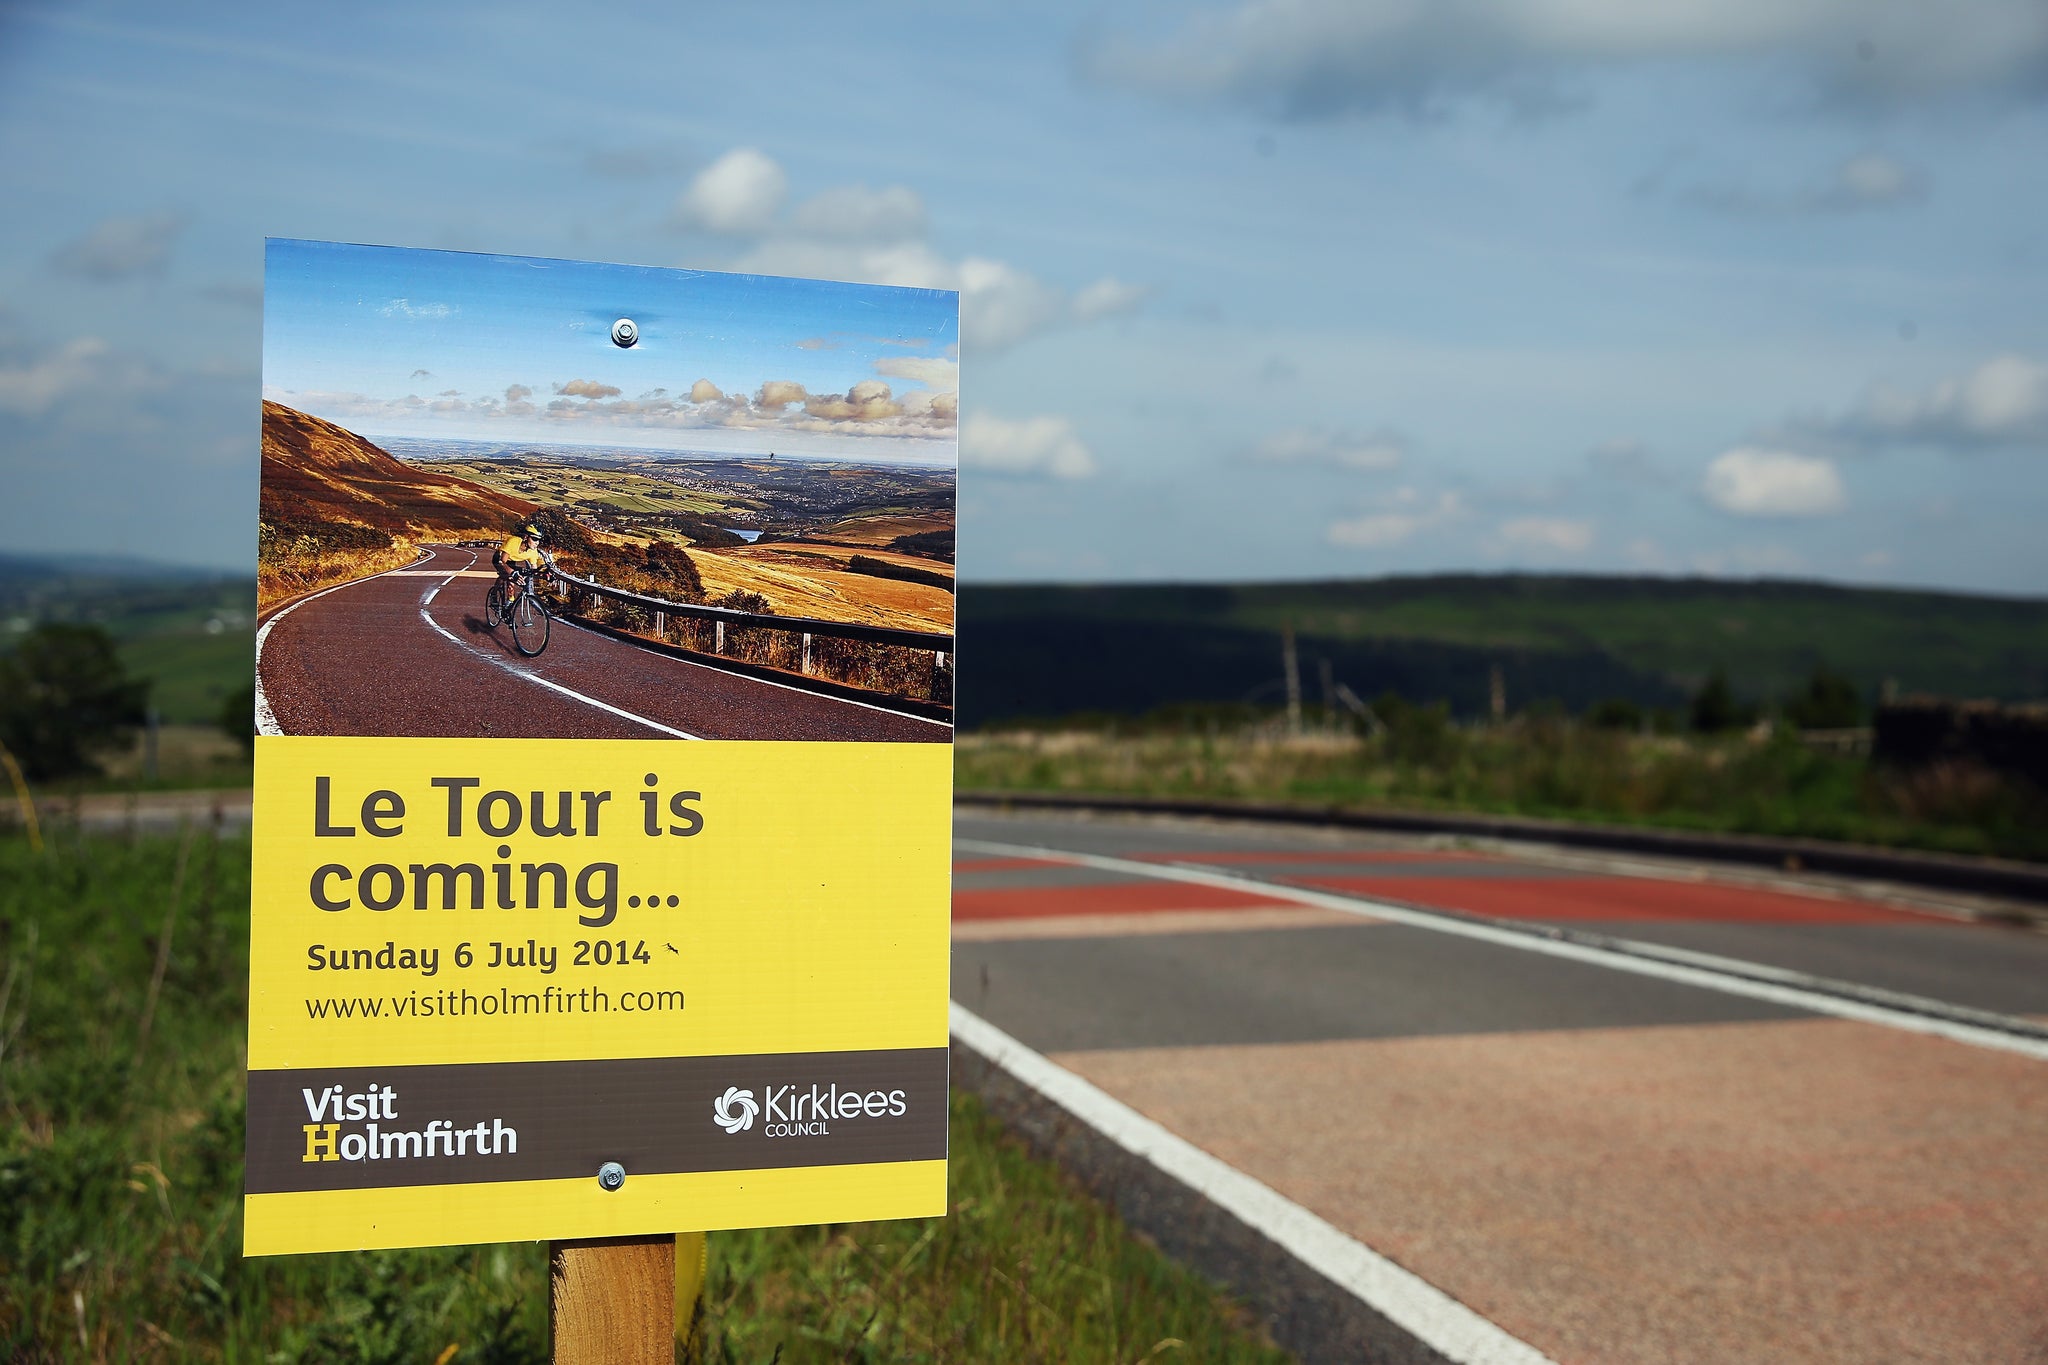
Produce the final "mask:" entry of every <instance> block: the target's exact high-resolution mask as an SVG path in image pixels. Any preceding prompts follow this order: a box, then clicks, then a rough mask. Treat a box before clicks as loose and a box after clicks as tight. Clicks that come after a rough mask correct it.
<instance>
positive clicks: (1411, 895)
mask: <svg viewBox="0 0 2048 1365" xmlns="http://www.w3.org/2000/svg"><path fill="white" fill-rule="evenodd" d="M1287 880H1288V881H1290V882H1293V883H1295V884H1298V885H1302V886H1314V887H1321V888H1326V889H1328V890H1332V891H1349V892H1355V893H1357V894H1359V895H1365V896H1385V897H1386V898H1387V899H1389V900H1396V901H1406V902H1408V903H1409V904H1411V905H1426V906H1437V907H1440V908H1442V909H1445V910H1463V911H1466V912H1468V913H1470V914H1475V915H1487V916H1490V917H1492V918H1494V919H1518V920H1712V921H1718V922H1721V923H1731V924H1732V923H1745V924H1890V923H1897V924H1920V923H1925V922H1926V920H1925V918H1924V917H1923V916H1920V915H1915V914H1912V913H1910V912H1908V911H1904V910H1891V909H1887V908H1886V907H1884V906H1879V905H1868V904H1865V903H1863V902H1861V901H1836V900H1823V899H1821V898H1820V897H1818V896H1799V895H1793V894H1791V893H1789V892H1784V891H1767V890H1764V889H1763V888H1761V887H1747V886H1716V885H1714V884H1712V883H1702V882H1665V881H1653V880H1651V879H1649V878H1642V877H1545V878H1540V879H1536V878H1532V879H1529V880H1526V881H1525V880H1522V879H1520V878H1514V877H1502V878H1498V879H1489V880H1483V881H1482V880H1479V879H1476V878H1475V879H1471V880H1464V879H1459V878H1453V877H1290V878H1288V879H1287Z"/></svg>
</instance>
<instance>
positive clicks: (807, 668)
mask: <svg viewBox="0 0 2048 1365" xmlns="http://www.w3.org/2000/svg"><path fill="white" fill-rule="evenodd" d="M810 672H811V636H810V632H808V631H806V632H804V676H806V677H809V676H810Z"/></svg>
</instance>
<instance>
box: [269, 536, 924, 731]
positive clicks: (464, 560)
mask: <svg viewBox="0 0 2048 1365" xmlns="http://www.w3.org/2000/svg"><path fill="white" fill-rule="evenodd" d="M426 549H427V557H426V558H425V559H423V560H421V561H420V562H418V563H415V564H411V565H408V566H407V567H405V568H403V569H396V570H393V571H391V572H389V573H383V574H378V575H376V576H375V577H372V578H364V579H359V580H357V581H355V582H352V583H346V584H343V585H342V586H340V587H338V588H332V589H328V590H326V591H324V592H319V593H315V594H312V595H311V596H308V597H305V598H301V599H298V600H296V601H294V602H292V603H289V604H287V605H285V606H284V607H281V608H279V609H278V610H277V611H275V612H273V613H271V615H270V616H269V617H268V618H267V619H266V620H265V621H264V623H263V625H262V626H261V628H260V630H259V632H258V635H257V646H256V649H257V654H256V671H257V679H258V683H259V685H260V687H261V703H262V704H261V705H259V707H258V715H259V721H260V720H261V718H262V715H263V707H264V706H266V705H267V707H268V709H269V713H270V715H269V720H270V721H272V722H274V725H275V730H274V731H273V732H274V733H280V734H287V735H394V736H411V735H422V736H442V737H461V736H491V735H504V736H515V737H522V738H530V739H650V738H661V737H664V736H665V737H668V738H673V739H781V740H895V741H913V742H916V741H922V742H936V743H945V742H947V741H950V740H951V739H952V737H953V729H952V727H951V726H950V725H947V724H944V723H942V722H938V721H931V720H925V719H923V718H921V717H918V716H911V715H905V714H902V713H900V712H896V711H890V710H888V709H886V708H884V707H882V706H878V705H870V704H867V703H863V702H857V701H845V700H841V699H839V698H836V697H828V696H823V695H821V694H819V693H815V692H808V691H804V690H802V689H800V688H797V687H793V686H790V685H787V684H782V683H775V682H769V681H764V680H762V679H758V678H751V677H747V676H745V675H743V674H738V673H731V672H727V671H726V670H724V669H720V668H715V667H712V666H711V665H708V664H699V663H692V662H689V661H687V660H682V659H677V658H673V657H671V656H669V655H666V654H661V653H658V652H656V651H653V650H649V649H641V648H638V647H636V646H634V645H630V644H626V643H624V642H622V641H619V640H615V639H613V638H611V637H610V636H607V635H601V634H599V633H597V632H596V631H591V630H585V629H583V628H581V627H579V626H577V625H575V624H574V623H573V622H570V621H565V620H560V619H557V620H556V621H555V623H554V631H553V634H552V638H551V639H550V640H549V642H548V647H547V649H546V651H545V652H543V653H542V654H541V655H539V656H538V657H536V658H532V659H528V658H523V657H521V655H520V654H519V652H518V651H517V650H515V649H514V648H513V647H512V639H511V631H510V629H509V628H507V627H502V626H501V627H499V628H498V629H497V630H491V629H489V628H487V627H486V626H485V625H484V594H485V592H486V591H487V590H488V589H489V587H490V584H491V580H492V579H493V577H494V576H495V575H494V574H493V573H492V571H491V567H490V560H489V557H488V555H487V554H486V553H485V552H483V551H479V550H475V549H471V548H469V547H466V546H460V545H430V546H427V547H426Z"/></svg>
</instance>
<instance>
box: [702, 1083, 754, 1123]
mask: <svg viewBox="0 0 2048 1365" xmlns="http://www.w3.org/2000/svg"><path fill="white" fill-rule="evenodd" d="M759 1111H760V1106H759V1105H757V1104H755V1103H754V1092H753V1091H751V1090H742V1089H740V1088H739V1087H738V1086H736V1085H733V1086H727V1087H726V1091H725V1093H724V1094H723V1095H720V1096H719V1097H718V1098H717V1099H715V1100H713V1101H712V1102H711V1120H712V1122H714V1123H716V1124H717V1125H718V1126H719V1127H720V1128H723V1129H725V1131H726V1132H727V1133H728V1134H730V1133H737V1132H739V1131H740V1130H741V1129H744V1128H752V1127H753V1126H754V1115H755V1114H756V1113H758V1112H759Z"/></svg>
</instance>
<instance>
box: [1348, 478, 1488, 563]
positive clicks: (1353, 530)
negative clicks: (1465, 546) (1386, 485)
mask: <svg viewBox="0 0 2048 1365" xmlns="http://www.w3.org/2000/svg"><path fill="white" fill-rule="evenodd" d="M1378 506H1379V510H1377V511H1373V512H1367V513H1364V514H1362V515H1360V516H1355V517H1345V518H1342V519H1340V520H1337V521H1333V522H1331V523H1330V524H1329V525H1328V526H1327V527H1325V528H1324V530H1323V539H1324V540H1327V541H1328V542H1329V543H1330V544H1332V545H1337V546H1342V547H1344V548H1346V549H1354V550H1379V549H1385V548H1386V547H1387V546H1390V545H1399V544H1400V543H1401V542H1402V541H1404V540H1407V539H1408V538H1409V537H1411V536H1413V535H1414V534H1415V533H1416V532H1417V531H1423V530H1427V529H1429V528H1431V527H1434V526H1438V525H1441V524H1442V523H1444V522H1447V521H1451V520H1453V519H1455V518H1457V517H1461V516H1463V515H1464V513H1465V502H1464V499H1463V498H1461V497H1459V496H1458V494H1456V493H1439V494H1437V495H1436V496H1435V497H1430V496H1429V495H1427V494H1425V493H1423V492H1422V491H1421V490H1420V489H1417V488H1415V487H1413V486H1408V487H1403V488H1397V489H1395V490H1394V491H1393V492H1392V493H1389V494H1388V495H1387V496H1385V497H1384V498H1380V499H1378Z"/></svg>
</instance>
